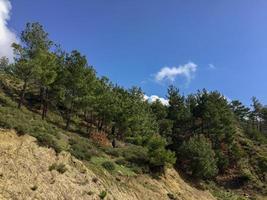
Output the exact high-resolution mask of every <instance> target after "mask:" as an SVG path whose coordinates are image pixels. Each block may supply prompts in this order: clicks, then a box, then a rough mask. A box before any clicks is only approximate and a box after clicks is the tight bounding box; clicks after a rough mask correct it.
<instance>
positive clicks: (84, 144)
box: [70, 139, 97, 161]
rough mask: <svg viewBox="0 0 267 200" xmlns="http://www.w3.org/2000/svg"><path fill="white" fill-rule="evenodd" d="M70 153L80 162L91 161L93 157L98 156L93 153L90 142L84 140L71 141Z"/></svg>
mask: <svg viewBox="0 0 267 200" xmlns="http://www.w3.org/2000/svg"><path fill="white" fill-rule="evenodd" d="M70 145H71V148H70V152H71V154H72V155H74V156H75V157H76V158H78V159H80V160H87V161H89V160H90V159H91V157H92V156H94V155H95V154H97V152H94V151H93V147H92V144H90V142H89V141H87V140H86V139H84V140H82V139H80V140H73V139H71V140H70Z"/></svg>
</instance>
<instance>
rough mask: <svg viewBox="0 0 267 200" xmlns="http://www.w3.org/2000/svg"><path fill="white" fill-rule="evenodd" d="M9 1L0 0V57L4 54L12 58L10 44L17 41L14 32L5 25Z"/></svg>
mask: <svg viewBox="0 0 267 200" xmlns="http://www.w3.org/2000/svg"><path fill="white" fill-rule="evenodd" d="M10 10H11V3H10V1H8V0H0V57H2V56H6V57H8V58H9V59H11V60H12V59H13V50H12V48H11V44H12V43H13V42H17V41H18V40H17V37H16V34H15V33H14V32H13V31H12V30H10V29H9V28H8V26H7V22H8V20H9V19H10Z"/></svg>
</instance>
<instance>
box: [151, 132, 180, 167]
mask: <svg viewBox="0 0 267 200" xmlns="http://www.w3.org/2000/svg"><path fill="white" fill-rule="evenodd" d="M166 145H167V142H166V139H164V138H162V137H161V136H160V135H153V136H152V137H151V138H150V139H149V141H148V143H147V148H148V157H149V163H150V166H152V167H161V166H162V167H163V166H165V165H167V164H174V163H175V161H176V158H175V153H174V152H171V151H169V150H166V148H165V147H166Z"/></svg>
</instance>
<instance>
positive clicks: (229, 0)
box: [0, 0, 267, 105]
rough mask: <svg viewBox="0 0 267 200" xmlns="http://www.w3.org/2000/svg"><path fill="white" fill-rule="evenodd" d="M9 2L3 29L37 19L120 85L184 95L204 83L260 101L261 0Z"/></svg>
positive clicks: (264, 4)
mask: <svg viewBox="0 0 267 200" xmlns="http://www.w3.org/2000/svg"><path fill="white" fill-rule="evenodd" d="M0 1H7V0H0ZM10 2H11V4H12V9H11V13H9V14H10V19H9V20H6V21H7V22H8V24H7V26H8V28H9V29H10V30H12V31H13V32H15V33H16V34H17V35H19V33H20V32H21V30H22V29H23V28H24V26H25V23H26V22H34V21H38V22H40V23H42V24H43V25H44V27H45V29H46V30H47V31H48V32H49V34H50V38H51V39H52V40H53V41H55V42H57V43H60V44H61V45H62V47H63V48H64V49H66V50H67V51H70V50H72V49H77V50H79V51H81V52H82V53H83V54H85V55H86V56H87V58H88V61H89V63H90V64H91V65H93V66H94V67H95V68H96V70H97V72H98V75H106V76H108V77H109V78H110V79H111V80H112V81H113V82H115V83H118V84H120V85H122V86H125V87H131V86H132V85H137V86H141V87H142V89H143V90H144V92H145V93H146V94H147V95H158V96H161V97H165V95H166V90H167V87H168V85H169V84H171V83H172V84H174V85H176V86H177V87H179V88H180V90H181V92H182V93H184V94H188V93H190V92H195V91H196V90H197V89H202V88H207V89H208V90H219V91H220V92H222V93H223V94H224V95H226V96H227V97H228V98H230V99H240V100H241V101H242V102H244V103H245V104H247V105H249V104H250V98H251V97H252V96H256V97H258V98H259V99H260V100H261V101H262V102H263V103H267V79H266V77H267V1H266V0H234V1H233V0H201V1H200V0H198V1H197V0H167V1H163V0H145V1H144V0H86V1H85V0H75V1H74V0H43V1H36V0H23V1H22V0H11V1H10ZM0 30H1V29H0ZM0 45H1V43H0ZM0 53H1V52H0ZM192 65H194V67H192ZM190 66H191V67H190ZM160 74H161V75H160Z"/></svg>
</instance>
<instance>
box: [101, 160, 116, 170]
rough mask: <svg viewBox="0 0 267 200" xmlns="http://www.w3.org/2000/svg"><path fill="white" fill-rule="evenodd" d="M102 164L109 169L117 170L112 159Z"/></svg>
mask: <svg viewBox="0 0 267 200" xmlns="http://www.w3.org/2000/svg"><path fill="white" fill-rule="evenodd" d="M102 166H103V167H104V168H105V169H106V170H108V171H114V170H115V165H114V163H113V162H110V161H106V162H103V163H102Z"/></svg>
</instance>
